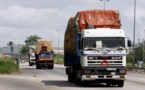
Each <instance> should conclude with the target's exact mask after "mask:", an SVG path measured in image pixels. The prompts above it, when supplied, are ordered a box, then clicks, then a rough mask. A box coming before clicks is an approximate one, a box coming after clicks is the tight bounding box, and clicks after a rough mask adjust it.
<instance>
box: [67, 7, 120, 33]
mask: <svg viewBox="0 0 145 90" xmlns="http://www.w3.org/2000/svg"><path fill="white" fill-rule="evenodd" d="M72 23H74V24H75V26H76V28H77V30H78V31H81V30H83V29H87V27H88V26H92V27H94V28H112V29H119V28H120V26H121V23H120V18H119V11H118V10H87V11H80V12H78V13H77V14H76V16H75V17H74V20H72V19H71V20H70V23H69V24H72ZM74 24H72V25H74Z"/></svg>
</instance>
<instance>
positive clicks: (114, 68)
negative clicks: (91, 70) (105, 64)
mask: <svg viewBox="0 0 145 90" xmlns="http://www.w3.org/2000/svg"><path fill="white" fill-rule="evenodd" d="M107 70H109V71H110V70H114V71H115V70H116V68H107Z"/></svg>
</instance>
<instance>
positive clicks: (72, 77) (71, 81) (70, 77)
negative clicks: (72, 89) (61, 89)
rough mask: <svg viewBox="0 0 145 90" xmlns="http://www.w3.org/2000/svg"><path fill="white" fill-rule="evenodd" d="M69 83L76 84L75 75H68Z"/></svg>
mask: <svg viewBox="0 0 145 90" xmlns="http://www.w3.org/2000/svg"><path fill="white" fill-rule="evenodd" d="M68 82H70V83H74V82H75V79H74V76H73V75H70V74H68Z"/></svg>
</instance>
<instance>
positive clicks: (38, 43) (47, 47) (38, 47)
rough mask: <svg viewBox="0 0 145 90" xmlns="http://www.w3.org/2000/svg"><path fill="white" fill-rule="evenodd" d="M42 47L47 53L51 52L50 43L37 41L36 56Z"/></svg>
mask: <svg viewBox="0 0 145 90" xmlns="http://www.w3.org/2000/svg"><path fill="white" fill-rule="evenodd" d="M44 46H45V47H46V49H47V50H48V51H52V50H53V47H52V42H51V41H38V42H37V43H36V54H39V53H40V50H42V49H43V48H44Z"/></svg>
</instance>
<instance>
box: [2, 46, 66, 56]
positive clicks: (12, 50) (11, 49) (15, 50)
mask: <svg viewBox="0 0 145 90" xmlns="http://www.w3.org/2000/svg"><path fill="white" fill-rule="evenodd" d="M22 47H23V45H13V46H4V47H1V48H0V53H3V54H6V55H10V54H20V51H21V49H22ZM53 50H54V53H55V54H58V47H53ZM59 54H64V50H63V48H62V47H59Z"/></svg>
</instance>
